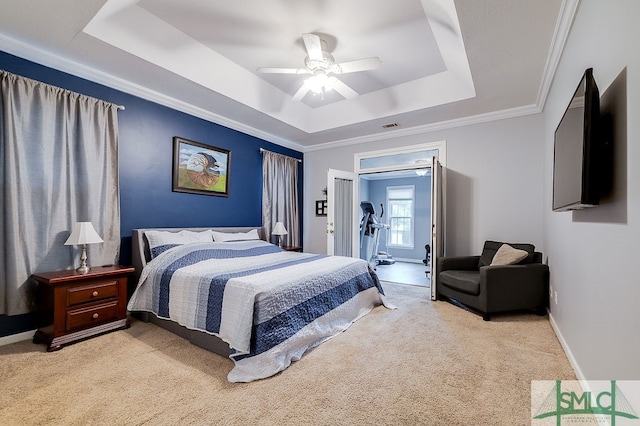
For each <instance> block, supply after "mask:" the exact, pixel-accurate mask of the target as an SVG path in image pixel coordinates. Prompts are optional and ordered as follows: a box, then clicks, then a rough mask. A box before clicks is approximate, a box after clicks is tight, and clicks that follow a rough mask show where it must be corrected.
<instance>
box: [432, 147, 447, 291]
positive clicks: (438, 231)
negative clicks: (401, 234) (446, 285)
mask: <svg viewBox="0 0 640 426" xmlns="http://www.w3.org/2000/svg"><path fill="white" fill-rule="evenodd" d="M432 165H433V166H432V168H431V300H436V288H437V286H438V267H437V265H438V262H437V259H438V258H439V257H442V256H444V199H443V197H444V190H443V189H444V182H443V181H442V165H441V164H440V162H439V161H438V158H437V157H433V159H432Z"/></svg>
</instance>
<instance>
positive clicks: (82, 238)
mask: <svg viewBox="0 0 640 426" xmlns="http://www.w3.org/2000/svg"><path fill="white" fill-rule="evenodd" d="M102 242H103V240H102V238H100V235H98V233H97V232H96V230H95V229H94V227H93V225H92V224H91V222H77V223H76V225H75V226H74V227H73V231H72V232H71V235H69V238H67V241H65V243H64V245H65V246H72V245H79V244H93V243H102Z"/></svg>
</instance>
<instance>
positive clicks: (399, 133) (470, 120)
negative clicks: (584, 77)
mask: <svg viewBox="0 0 640 426" xmlns="http://www.w3.org/2000/svg"><path fill="white" fill-rule="evenodd" d="M540 111H541V110H540V108H539V107H538V105H537V104H534V105H527V106H522V107H517V108H511V109H505V110H500V111H495V112H489V113H485V114H478V115H472V116H468V117H463V118H456V119H454V120H447V121H439V122H437V123H431V124H425V125H422V126H414V127H408V128H406V129H397V130H391V131H388V132H386V133H378V134H375V135H367V136H358V137H355V138H350V139H342V140H339V141H332V142H327V143H323V144H318V145H313V146H310V147H306V151H305V152H310V151H321V150H324V149H331V148H339V147H342V146H347V145H358V144H362V143H368V142H375V141H381V140H387V139H397V138H402V137H407V136H414V135H419V134H422V133H429V132H435V131H438V130H445V129H452V128H456V127H464V126H470V125H473V124H481V123H486V122H490V121H498V120H504V119H507V118H515V117H522V116H525V115H531V114H537V113H539V112H540Z"/></svg>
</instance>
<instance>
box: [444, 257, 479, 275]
mask: <svg viewBox="0 0 640 426" xmlns="http://www.w3.org/2000/svg"><path fill="white" fill-rule="evenodd" d="M437 262H438V264H437V267H438V269H437V271H438V272H442V271H448V270H455V271H477V270H478V262H480V256H448V257H439V258H438V259H437Z"/></svg>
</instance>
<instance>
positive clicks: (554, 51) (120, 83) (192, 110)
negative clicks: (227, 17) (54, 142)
mask: <svg viewBox="0 0 640 426" xmlns="http://www.w3.org/2000/svg"><path fill="white" fill-rule="evenodd" d="M580 1H581V0H563V2H562V4H561V6H560V7H561V9H560V15H559V17H558V21H557V22H556V27H555V30H554V34H553V37H552V41H551V46H550V49H549V55H548V56H547V62H546V64H545V69H544V73H543V78H542V81H541V84H540V88H539V90H538V96H537V101H536V103H535V104H534V105H527V106H523V107H517V108H511V109H506V110H501V111H495V112H490V113H485V114H478V115H473V116H468V117H463V118H459V119H454V120H447V121H440V122H437V123H430V124H426V125H422V126H414V127H409V128H405V129H396V130H391V131H388V132H385V133H378V134H373V135H366V136H359V137H355V138H347V139H341V140H335V141H331V142H326V143H321V144H316V145H312V146H304V145H300V144H299V143H296V142H293V141H291V140H289V139H285V138H282V137H279V136H276V135H273V134H271V133H268V132H264V131H262V130H259V129H256V128H254V127H251V126H248V125H246V124H243V123H240V122H238V121H235V120H231V119H229V118H227V117H224V116H221V115H219V114H215V113H213V112H211V111H207V110H205V109H203V108H200V107H197V106H195V105H192V104H189V103H187V102H184V101H180V100H178V99H175V98H173V97H170V96H167V95H164V94H162V93H160V92H157V91H155V90H151V89H149V88H147V87H144V86H141V85H138V84H134V83H132V82H130V81H127V80H124V79H122V78H119V77H116V76H114V75H111V74H108V73H105V72H103V71H100V70H97V69H95V68H92V67H88V66H86V65H83V64H80V63H78V62H75V61H72V60H69V59H65V58H62V57H60V56H57V55H55V54H53V53H51V52H48V51H46V50H44V49H40V48H37V47H35V46H31V45H29V44H26V43H24V42H21V41H18V40H15V39H13V38H10V37H7V36H5V35H2V34H0V49H1V50H3V51H5V52H7V53H10V54H12V55H15V56H18V57H21V58H24V59H27V60H30V61H33V62H36V63H38V64H41V65H44V66H47V67H51V68H54V69H56V70H59V71H63V72H66V73H68V74H71V75H75V76H77V77H80V78H84V79H86V80H89V81H92V82H95V83H99V84H103V85H105V86H108V87H111V88H113V89H116V90H120V91H122V92H124V93H126V94H129V95H133V96H137V97H139V98H142V99H145V100H148V101H151V102H154V103H157V104H160V105H163V106H166V107H168V108H172V109H175V110H177V111H181V112H184V113H186V114H189V115H192V116H194V117H198V118H201V119H203V120H207V121H210V122H212V123H215V124H219V125H221V126H224V127H228V128H230V129H233V130H236V131H239V132H242V133H245V134H247V135H250V136H254V137H256V138H260V139H263V140H265V141H268V142H272V143H274V144H277V145H280V146H283V147H285V148H290V149H293V150H296V151H299V152H302V153H305V152H313V151H321V150H325V149H332V148H339V147H343V146H349V145H357V144H363V143H368V142H375V141H381V140H388V139H395V138H401V137H407V136H413V135H419V134H422V133H428V132H434V131H438V130H445V129H452V128H456V127H463V126H469V125H473V124H480V123H486V122H490V121H497V120H504V119H508V118H515V117H521V116H525V115H530V114H537V113H540V112H542V110H543V109H544V105H545V103H546V100H547V97H548V94H549V91H550V88H551V85H552V83H553V78H554V77H555V73H556V70H557V68H558V64H559V63H560V58H561V57H562V52H563V50H564V47H565V44H566V41H567V38H568V35H569V31H570V29H571V25H572V24H573V21H574V18H575V15H576V13H577V10H578V6H579V5H580Z"/></svg>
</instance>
